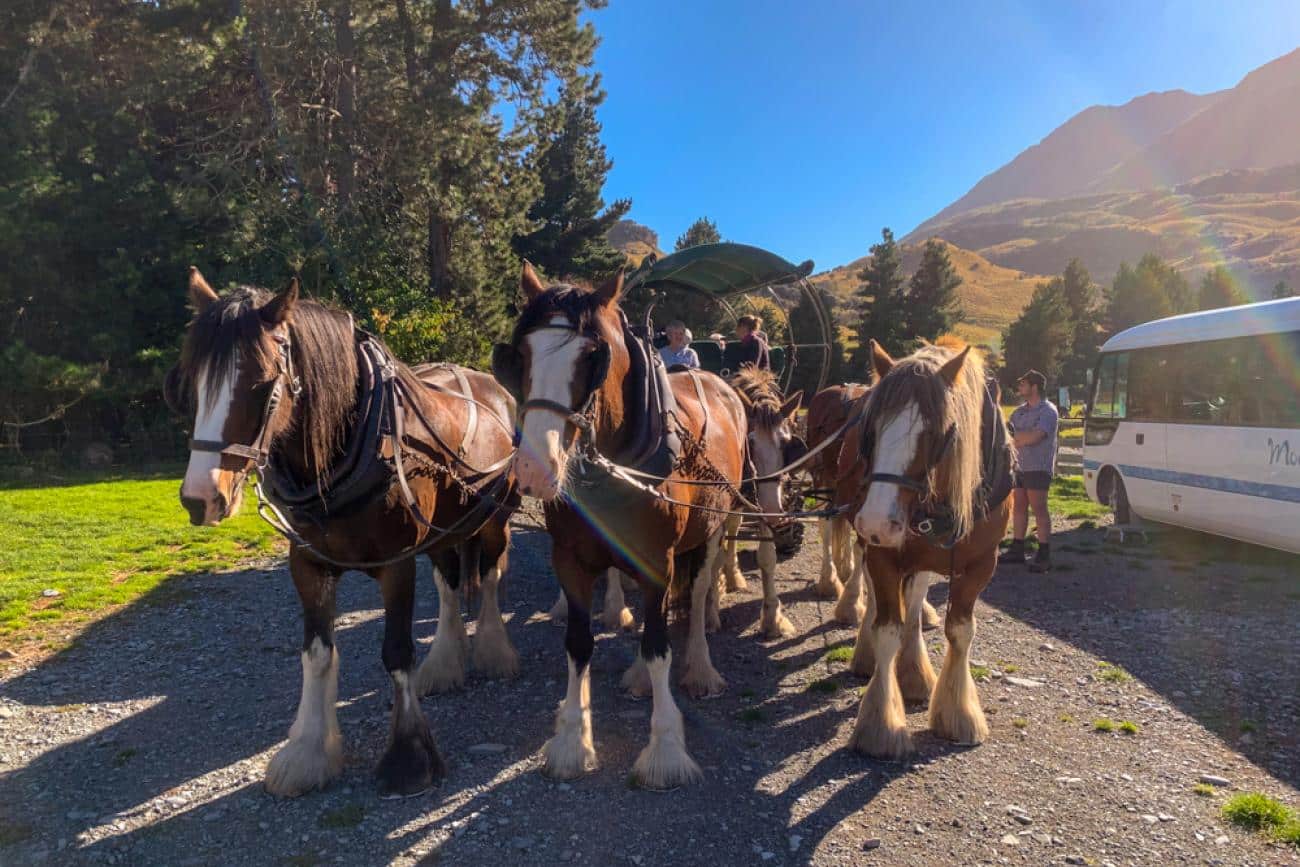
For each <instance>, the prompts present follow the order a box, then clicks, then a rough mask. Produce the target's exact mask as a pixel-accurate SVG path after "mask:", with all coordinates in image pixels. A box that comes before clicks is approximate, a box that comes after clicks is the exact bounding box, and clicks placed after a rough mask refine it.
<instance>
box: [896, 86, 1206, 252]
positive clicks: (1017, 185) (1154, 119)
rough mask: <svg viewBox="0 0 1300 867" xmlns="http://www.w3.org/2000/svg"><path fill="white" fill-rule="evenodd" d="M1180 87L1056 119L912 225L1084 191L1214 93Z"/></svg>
mask: <svg viewBox="0 0 1300 867" xmlns="http://www.w3.org/2000/svg"><path fill="white" fill-rule="evenodd" d="M1219 96H1220V94H1217V93H1212V94H1208V95H1205V96H1198V95H1197V94H1194V93H1188V92H1187V91H1185V90H1170V91H1165V92H1164V93H1148V94H1147V95H1146V96H1139V97H1137V98H1136V99H1133V100H1131V101H1129V102H1127V103H1125V104H1124V105H1120V106H1111V105H1095V106H1093V107H1092V108H1088V109H1085V110H1083V111H1081V112H1079V113H1078V114H1076V115H1075V116H1074V117H1072V118H1070V119H1069V120H1067V121H1066V122H1065V123H1063V124H1061V125H1060V126H1059V127H1057V128H1056V129H1055V130H1053V131H1052V132H1051V134H1050V135H1048V136H1047V138H1045V139H1043V140H1042V141H1041V142H1039V143H1038V144H1036V145H1034V146H1033V147H1031V148H1029V149H1028V150H1026V151H1024V152H1023V153H1021V154H1020V155H1019V156H1017V157H1016V158H1015V159H1013V160H1012V161H1011V162H1009V163H1007V164H1006V165H1005V166H1003V167H1002V168H1000V169H998V170H997V171H995V172H993V173H992V174H991V175H987V176H985V177H984V178H983V179H982V180H981V181H980V182H979V183H978V184H976V185H975V186H974V187H972V188H971V191H970V192H968V193H967V194H966V195H964V196H962V197H961V198H960V199H958V200H957V201H955V202H953V203H952V204H951V205H949V206H948V207H946V208H944V209H943V210H942V211H940V212H939V213H938V214H936V215H935V216H933V217H931V218H930V219H929V220H927V221H926V222H924V223H922V224H921V225H920V226H918V227H917V229H916V231H915V232H913V233H912V235H911V236H909V237H914V236H922V237H923V236H924V235H925V234H926V233H927V232H929V231H930V229H931V228H932V227H933V225H934V224H936V223H938V222H940V221H943V220H945V219H947V218H949V217H952V216H955V215H957V214H960V213H964V212H966V211H970V210H972V209H974V208H978V207H981V206H984V205H992V204H996V203H998V202H1005V201H1009V200H1011V199H1056V198H1062V197H1064V196H1069V195H1074V194H1078V193H1082V192H1085V191H1086V190H1088V189H1089V188H1090V187H1091V186H1092V185H1093V184H1094V183H1096V182H1097V181H1099V180H1100V179H1101V178H1102V177H1103V176H1104V175H1105V174H1106V172H1108V171H1109V170H1111V169H1113V168H1114V167H1115V166H1117V165H1119V164H1121V163H1123V162H1125V161H1126V160H1129V159H1131V158H1132V157H1134V156H1135V155H1137V154H1138V153H1140V152H1141V151H1142V149H1143V148H1145V147H1147V146H1148V145H1150V144H1151V143H1152V142H1154V141H1156V140H1157V139H1158V138H1159V137H1160V136H1162V135H1164V134H1165V133H1167V132H1169V131H1170V130H1172V129H1174V128H1176V127H1177V126H1178V125H1179V124H1181V123H1183V122H1184V121H1186V120H1188V119H1189V118H1191V117H1192V116H1193V115H1195V114H1197V113H1198V112H1200V111H1201V110H1202V109H1204V108H1206V107H1207V106H1208V105H1210V104H1211V103H1213V102H1215V101H1216V100H1217V99H1218V98H1219Z"/></svg>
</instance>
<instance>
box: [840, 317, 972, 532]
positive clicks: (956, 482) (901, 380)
mask: <svg viewBox="0 0 1300 867" xmlns="http://www.w3.org/2000/svg"><path fill="white" fill-rule="evenodd" d="M962 348H964V345H963V344H961V343H960V342H958V341H954V340H945V341H944V342H943V344H942V345H926V346H922V347H921V348H920V349H918V350H917V351H916V352H914V353H912V354H911V355H909V356H908V357H906V358H904V359H901V360H899V361H897V362H895V363H894V366H893V367H892V368H890V370H889V372H888V373H886V374H885V375H884V376H883V377H881V378H880V380H879V381H878V382H877V383H876V384H875V386H874V387H872V389H871V391H870V392H868V398H867V408H866V418H867V420H868V424H869V425H873V426H875V427H876V428H877V429H879V428H880V427H882V426H883V425H885V424H887V423H888V422H889V420H890V419H892V418H893V417H894V416H896V415H897V414H898V413H900V412H902V410H903V409H904V408H905V407H906V406H907V405H908V404H909V403H913V402H915V404H916V407H917V410H918V412H919V413H920V415H921V418H923V419H924V420H925V422H926V434H925V436H927V437H929V438H930V441H929V442H928V443H923V444H922V448H930V447H934V446H937V444H938V443H939V442H940V441H941V439H942V437H943V436H944V434H945V432H946V431H947V430H948V428H949V427H953V428H954V429H955V430H956V432H957V434H956V436H955V437H954V438H953V443H952V448H951V449H950V450H949V451H948V453H947V454H946V455H945V456H944V458H943V460H942V461H941V462H940V463H939V464H938V465H937V466H933V467H927V468H926V472H927V474H928V476H929V482H930V489H931V490H932V491H934V492H935V494H936V495H937V496H938V497H939V499H940V500H942V501H943V502H945V503H947V504H948V507H949V508H950V509H952V515H953V521H954V524H955V533H956V535H957V536H958V537H961V536H964V535H965V534H966V533H968V532H970V530H971V528H972V527H973V526H974V523H975V494H976V491H977V490H978V488H979V485H980V481H981V477H982V472H983V471H982V468H981V463H980V429H981V427H980V421H981V415H982V412H983V406H984V389H985V385H984V377H985V374H984V359H983V358H982V357H981V356H980V355H979V353H978V352H974V351H972V352H969V353H967V355H966V361H965V362H964V363H963V364H962V368H961V373H960V374H959V375H958V377H957V381H956V382H955V383H953V385H952V386H951V387H949V386H948V385H947V383H945V382H944V381H943V379H942V377H940V376H939V369H940V368H941V367H943V365H944V364H945V363H946V362H948V361H950V360H951V359H952V358H953V357H954V356H956V355H957V354H959V351H960V349H962Z"/></svg>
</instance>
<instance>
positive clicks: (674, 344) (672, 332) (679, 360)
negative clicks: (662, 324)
mask: <svg viewBox="0 0 1300 867" xmlns="http://www.w3.org/2000/svg"><path fill="white" fill-rule="evenodd" d="M664 334H665V335H666V336H667V337H668V344H667V345H666V346H662V347H660V348H659V357H660V358H662V359H663V360H664V365H665V366H666V367H667V368H668V369H669V370H672V369H674V368H683V367H685V368H690V367H699V366H700V357H699V355H698V354H696V352H695V350H694V349H692V348H691V332H690V331H689V330H688V329H687V328H686V323H685V322H682V321H681V320H680V319H674V320H673V321H672V322H670V323H668V327H667V328H665V329H664Z"/></svg>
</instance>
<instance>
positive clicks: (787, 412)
mask: <svg viewBox="0 0 1300 867" xmlns="http://www.w3.org/2000/svg"><path fill="white" fill-rule="evenodd" d="M801 403H803V389H799V390H798V391H796V392H795V393H794V394H792V395H790V396H789V397H787V398H786V399H785V403H783V404H781V415H783V416H785V417H786V418H794V414H795V413H796V412H798V411H799V404H801Z"/></svg>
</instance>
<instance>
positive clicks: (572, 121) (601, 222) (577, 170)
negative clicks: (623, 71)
mask: <svg viewBox="0 0 1300 867" xmlns="http://www.w3.org/2000/svg"><path fill="white" fill-rule="evenodd" d="M604 98H605V94H604V92H603V91H602V90H601V89H600V80H599V77H597V76H591V77H588V76H583V75H576V76H574V77H573V78H572V79H571V80H570V81H569V82H567V83H566V84H565V86H564V88H563V89H562V90H561V94H560V99H559V102H558V103H557V105H556V112H557V113H558V114H559V115H560V116H561V122H560V126H559V129H558V131H557V132H556V133H555V135H554V136H552V137H551V139H550V142H549V143H548V144H547V146H546V147H545V148H544V149H543V150H542V152H541V157H540V159H539V160H538V174H539V175H540V178H541V185H542V192H541V195H540V196H539V197H538V199H537V201H536V202H534V203H533V206H532V207H531V208H529V209H528V219H529V220H530V221H531V222H532V223H533V224H535V225H536V226H537V228H535V229H533V230H532V231H531V232H529V233H528V234H526V235H520V236H517V237H516V238H515V242H514V248H515V252H517V253H518V254H519V256H520V257H521V258H524V259H528V260H529V261H531V262H532V263H533V264H534V265H537V266H539V267H540V268H541V269H542V271H543V272H544V273H546V274H550V275H552V276H555V277H560V276H573V277H580V278H583V279H586V280H589V281H594V280H597V279H600V278H603V277H606V276H608V275H609V274H611V273H613V272H614V271H615V270H617V269H618V268H620V267H621V266H623V265H624V264H625V263H626V259H627V257H626V256H624V255H623V253H621V252H619V251H618V250H616V249H614V248H613V247H612V246H610V243H609V241H608V240H606V237H605V235H606V233H607V232H608V231H609V229H610V228H611V227H612V226H613V225H614V224H615V223H617V222H618V221H619V220H620V219H622V217H623V215H624V214H626V213H627V212H628V209H629V208H631V206H632V203H631V202H630V201H629V200H627V199H619V200H618V201H616V202H614V203H613V204H611V205H610V206H609V207H608V208H605V202H604V200H603V199H602V198H601V195H600V191H601V188H602V187H604V185H605V176H606V175H607V173H608V172H609V170H610V168H612V167H613V163H612V162H611V161H610V160H609V159H608V158H607V157H606V155H605V146H604V145H603V144H601V142H600V122H599V121H597V120H596V107H597V106H598V105H600V103H601V102H602V101H604ZM602 209H604V213H601V210H602Z"/></svg>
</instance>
